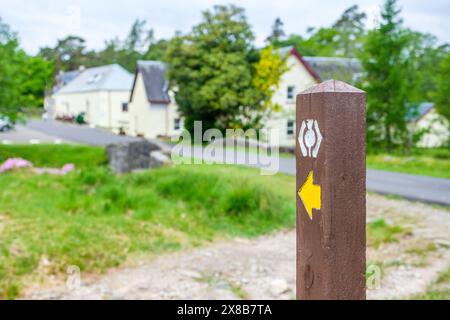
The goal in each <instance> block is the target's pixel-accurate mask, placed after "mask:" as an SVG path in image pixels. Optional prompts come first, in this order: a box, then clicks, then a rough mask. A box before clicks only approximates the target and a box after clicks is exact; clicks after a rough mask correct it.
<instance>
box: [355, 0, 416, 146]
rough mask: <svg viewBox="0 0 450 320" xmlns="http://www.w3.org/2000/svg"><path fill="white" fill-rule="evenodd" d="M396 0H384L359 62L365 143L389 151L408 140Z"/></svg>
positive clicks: (402, 37)
mask: <svg viewBox="0 0 450 320" xmlns="http://www.w3.org/2000/svg"><path fill="white" fill-rule="evenodd" d="M399 15H400V10H399V9H398V8H397V4H396V0H386V2H385V4H384V7H383V10H382V12H381V21H380V23H379V26H378V27H377V28H376V29H374V30H372V31H370V32H369V34H368V36H367V39H366V42H365V46H364V54H363V55H362V56H361V62H362V65H363V68H364V70H365V73H366V76H365V79H364V83H363V88H364V89H365V90H366V92H367V98H368V109H367V126H368V134H367V137H368V142H369V144H371V145H373V146H376V147H385V148H386V149H387V150H391V149H392V148H393V147H394V146H395V145H401V146H406V145H407V140H408V132H407V131H408V130H407V123H406V121H407V114H408V107H407V104H408V95H409V91H408V71H409V65H408V58H409V56H408V48H409V47H408V46H409V41H410V39H409V37H408V35H407V33H406V32H405V30H404V29H403V28H402V19H401V18H400V16H399Z"/></svg>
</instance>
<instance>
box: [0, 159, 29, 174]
mask: <svg viewBox="0 0 450 320" xmlns="http://www.w3.org/2000/svg"><path fill="white" fill-rule="evenodd" d="M32 167H33V164H32V163H31V162H29V161H27V160H24V159H20V158H11V159H8V160H6V161H5V162H4V163H3V164H2V165H1V166H0V173H1V172H6V171H10V170H14V169H20V168H32Z"/></svg>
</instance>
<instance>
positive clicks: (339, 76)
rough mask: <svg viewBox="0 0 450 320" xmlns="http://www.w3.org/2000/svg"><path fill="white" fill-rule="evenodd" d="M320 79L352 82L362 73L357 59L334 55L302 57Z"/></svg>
mask: <svg viewBox="0 0 450 320" xmlns="http://www.w3.org/2000/svg"><path fill="white" fill-rule="evenodd" d="M303 59H304V60H305V61H306V62H307V63H308V64H309V65H310V66H311V67H312V68H313V69H314V70H315V71H316V72H317V74H318V75H319V77H320V79H321V80H322V81H326V80H330V79H334V80H340V81H344V82H347V83H354V82H355V81H356V80H357V79H358V77H359V76H361V73H362V67H361V63H360V62H359V60H358V59H349V58H335V57H303Z"/></svg>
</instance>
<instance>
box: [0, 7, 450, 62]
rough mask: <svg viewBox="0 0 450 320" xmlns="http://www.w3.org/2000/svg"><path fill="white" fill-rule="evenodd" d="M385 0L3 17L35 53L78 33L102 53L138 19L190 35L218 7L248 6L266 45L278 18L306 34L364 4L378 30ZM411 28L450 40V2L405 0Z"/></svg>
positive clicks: (40, 10)
mask: <svg viewBox="0 0 450 320" xmlns="http://www.w3.org/2000/svg"><path fill="white" fill-rule="evenodd" d="M382 2H383V0H241V1H233V0H222V1H218V0H185V1H182V0H158V1H155V0H35V1H29V0H0V17H1V18H2V19H3V20H4V22H6V23H8V24H9V25H10V26H11V27H12V29H13V30H15V31H17V32H18V33H19V36H20V39H21V45H22V47H23V48H24V49H25V50H27V52H29V53H31V54H34V53H36V52H37V51H38V48H39V47H42V46H48V45H50V46H54V45H55V43H56V39H58V38H62V37H64V36H67V35H69V34H77V35H80V36H82V37H83V38H85V39H86V40H87V46H88V47H89V48H93V49H100V48H102V47H103V45H104V41H105V40H106V39H112V38H114V37H116V36H118V37H120V38H124V37H125V36H126V34H127V33H128V31H129V29H130V26H131V24H132V23H133V21H134V20H135V19H136V18H139V19H145V20H147V22H148V26H149V27H151V28H153V29H154V31H155V36H156V38H168V37H171V36H172V35H173V34H174V32H175V31H176V30H180V31H182V32H187V31H189V30H190V29H191V27H192V26H193V25H195V24H196V23H198V22H199V21H200V20H201V12H202V11H204V10H205V9H208V8H211V7H212V6H213V5H214V4H227V3H233V4H236V5H238V6H241V7H244V8H245V9H246V12H247V16H248V18H249V21H250V23H251V25H252V27H253V31H254V32H255V34H256V36H257V43H258V44H259V45H261V44H262V43H263V42H264V39H265V38H266V37H267V35H268V34H269V32H270V29H271V25H272V24H273V21H274V19H275V18H276V17H280V18H281V19H282V20H283V22H284V23H285V31H286V33H288V34H290V33H300V34H305V31H306V29H307V27H309V26H314V27H319V26H329V25H330V24H331V23H333V22H334V21H335V20H336V19H337V18H338V17H339V16H340V14H341V13H342V12H343V11H344V10H345V9H346V8H348V7H349V6H351V5H353V4H358V5H359V6H360V8H361V9H362V10H364V11H365V12H366V13H368V15H369V19H368V25H369V26H373V25H374V21H375V19H376V17H377V15H378V13H379V11H380V10H379V9H380V6H381V4H382ZM399 3H400V6H401V7H402V9H403V13H402V16H403V18H404V20H405V24H406V26H408V27H411V28H413V29H415V30H418V31H421V32H429V33H432V34H434V35H436V36H437V37H438V39H439V40H440V41H441V42H450V32H449V31H450V1H449V0H400V1H399Z"/></svg>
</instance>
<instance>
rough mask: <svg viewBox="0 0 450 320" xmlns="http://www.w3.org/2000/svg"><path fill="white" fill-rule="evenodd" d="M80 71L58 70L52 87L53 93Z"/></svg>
mask: <svg viewBox="0 0 450 320" xmlns="http://www.w3.org/2000/svg"><path fill="white" fill-rule="evenodd" d="M80 73H81V70H74V71H66V72H60V73H59V74H58V75H57V76H56V77H55V86H54V87H53V93H56V92H57V91H58V90H59V89H61V88H62V87H64V86H66V85H68V84H69V83H70V82H71V81H72V80H73V79H75V78H76V77H78V75H79V74H80Z"/></svg>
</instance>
